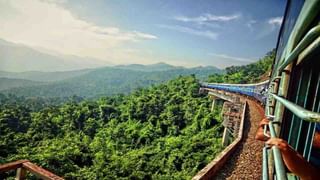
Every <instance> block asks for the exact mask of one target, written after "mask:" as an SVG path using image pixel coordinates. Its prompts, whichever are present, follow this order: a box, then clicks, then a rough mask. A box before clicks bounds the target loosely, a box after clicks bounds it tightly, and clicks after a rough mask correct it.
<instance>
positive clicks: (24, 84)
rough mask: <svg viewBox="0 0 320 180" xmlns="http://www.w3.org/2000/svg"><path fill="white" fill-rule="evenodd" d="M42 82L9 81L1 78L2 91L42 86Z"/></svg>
mask: <svg viewBox="0 0 320 180" xmlns="http://www.w3.org/2000/svg"><path fill="white" fill-rule="evenodd" d="M40 84H41V83H40V82H36V81H30V80H24V79H11V78H10V79H9V78H1V77H0V91H2V90H6V89H11V88H18V87H28V86H35V85H40Z"/></svg>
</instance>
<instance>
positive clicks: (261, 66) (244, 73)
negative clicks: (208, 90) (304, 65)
mask: <svg viewBox="0 0 320 180" xmlns="http://www.w3.org/2000/svg"><path fill="white" fill-rule="evenodd" d="M274 57H275V50H272V51H270V52H268V53H267V54H266V55H265V57H263V58H261V59H260V60H259V61H258V62H256V63H252V64H248V65H244V66H230V67H227V68H226V73H225V74H213V75H210V76H209V78H208V82H212V83H239V84H246V83H256V82H260V81H261V80H262V79H261V78H262V76H266V73H268V72H270V71H271V66H272V62H273V59H274ZM263 80H266V79H265V78H263Z"/></svg>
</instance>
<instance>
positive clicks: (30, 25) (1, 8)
mask: <svg viewBox="0 0 320 180" xmlns="http://www.w3.org/2000/svg"><path fill="white" fill-rule="evenodd" d="M64 2H65V1H64V0H21V1H17V0H0V38H3V39H5V40H8V41H12V42H15V43H21V44H25V45H28V46H33V47H42V48H45V49H48V50H52V51H56V52H59V53H64V54H73V55H77V56H89V57H95V58H99V59H105V60H110V59H113V60H115V61H116V59H118V55H119V54H121V53H122V50H121V48H122V45H124V44H128V43H131V42H134V43H136V42H140V41H142V40H154V39H157V36H155V35H152V34H148V33H144V32H139V31H135V30H130V31H129V30H123V29H120V28H118V27H104V26H99V25H96V24H93V23H91V22H88V21H85V20H82V19H80V18H79V17H76V16H74V15H73V14H72V13H71V12H70V11H69V10H68V9H65V8H64V7H63V6H62V4H63V3H64ZM126 58H128V57H126Z"/></svg>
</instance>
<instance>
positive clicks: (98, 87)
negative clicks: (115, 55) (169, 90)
mask: <svg viewBox="0 0 320 180" xmlns="http://www.w3.org/2000/svg"><path fill="white" fill-rule="evenodd" d="M161 66H163V65H161ZM133 67H134V68H135V67H136V66H133ZM140 67H143V68H144V69H147V68H148V67H149V66H143V65H141V66H140ZM153 67H154V69H155V67H156V65H153ZM129 68H131V66H127V68H126V69H123V68H120V69H118V68H114V67H105V68H98V69H94V70H91V71H88V72H85V73H83V72H81V73H83V74H82V75H79V76H76V77H73V78H69V79H65V80H62V81H57V82H50V83H46V84H43V85H37V86H28V87H19V88H12V89H10V90H7V91H2V92H3V93H5V94H8V93H13V94H15V95H17V96H41V97H68V96H73V95H77V96H82V97H89V98H92V97H101V96H106V95H108V96H109V95H115V94H120V93H130V92H132V91H133V90H136V89H137V88H143V87H148V86H150V85H155V84H159V83H163V82H166V81H168V80H170V79H173V78H176V77H178V76H180V75H190V74H195V75H196V77H197V78H199V79H205V78H207V77H208V75H209V74H212V72H217V73H221V70H219V69H217V68H214V67H197V68H174V69H171V70H159V71H153V72H149V71H137V70H129ZM134 68H133V69H134ZM158 69H159V68H158ZM43 77H44V76H43Z"/></svg>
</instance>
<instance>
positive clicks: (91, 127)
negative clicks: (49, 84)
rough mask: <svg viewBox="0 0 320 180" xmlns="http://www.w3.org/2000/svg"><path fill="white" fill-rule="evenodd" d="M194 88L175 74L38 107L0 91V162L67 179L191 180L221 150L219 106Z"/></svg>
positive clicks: (194, 82) (193, 80)
mask: <svg viewBox="0 0 320 180" xmlns="http://www.w3.org/2000/svg"><path fill="white" fill-rule="evenodd" d="M198 90H199V84H198V82H197V80H196V78H195V77H194V76H188V77H179V78H177V79H175V80H171V81H169V82H168V83H166V84H162V85H158V86H152V87H150V88H148V89H141V90H138V91H136V92H134V93H132V94H130V95H128V96H114V97H105V98H101V99H99V100H97V101H82V102H81V103H74V102H72V101H71V102H69V103H66V104H64V105H60V106H48V107H46V108H41V110H39V111H32V110H31V109H30V108H29V105H28V103H26V102H17V103H12V102H11V103H9V102H10V99H11V98H6V97H5V96H1V97H2V98H1V99H3V100H2V103H1V104H0V133H1V139H0V163H4V162H9V161H13V160H17V159H30V160H31V161H33V162H35V163H36V164H38V165H40V166H43V167H44V168H47V169H49V170H51V171H52V172H55V173H57V174H58V175H62V176H64V177H65V178H67V179H190V178H191V177H192V176H193V175H195V174H196V173H197V172H198V171H199V170H200V169H201V168H203V167H204V166H205V165H206V164H207V163H208V162H210V161H211V160H212V159H214V157H215V156H216V154H217V153H219V152H220V151H221V149H222V147H221V138H220V137H221V131H222V127H221V121H220V118H219V113H220V109H221V107H219V106H217V109H215V111H214V113H210V112H209V107H210V101H209V100H208V98H207V97H203V96H201V95H199V94H198ZM17 100H18V99H17ZM23 100H24V99H21V101H23ZM0 178H4V177H0Z"/></svg>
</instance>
